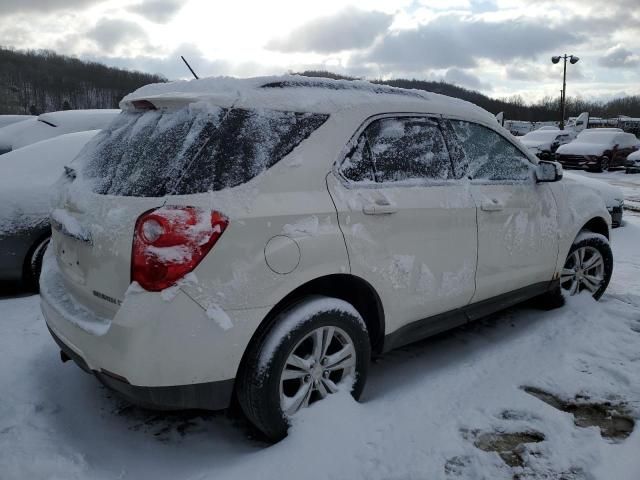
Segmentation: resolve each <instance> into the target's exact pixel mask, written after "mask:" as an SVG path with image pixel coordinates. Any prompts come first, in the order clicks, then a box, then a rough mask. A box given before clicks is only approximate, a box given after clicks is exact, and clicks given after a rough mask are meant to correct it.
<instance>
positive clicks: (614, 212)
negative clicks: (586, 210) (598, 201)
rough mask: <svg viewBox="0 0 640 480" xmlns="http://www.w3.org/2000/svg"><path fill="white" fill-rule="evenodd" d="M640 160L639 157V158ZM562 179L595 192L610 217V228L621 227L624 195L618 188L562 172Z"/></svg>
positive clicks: (593, 179) (575, 174)
mask: <svg viewBox="0 0 640 480" xmlns="http://www.w3.org/2000/svg"><path fill="white" fill-rule="evenodd" d="M639 159H640V157H639ZM564 179H565V180H569V181H572V182H578V183H581V184H583V185H585V186H587V187H589V188H592V189H593V190H595V191H596V192H597V193H598V195H599V196H600V197H601V198H602V200H603V201H604V204H605V205H606V207H607V211H608V212H609V215H611V226H612V227H614V228H615V227H619V226H620V225H622V214H623V212H624V193H623V191H622V189H621V188H620V187H616V186H615V185H611V184H609V183H607V182H603V181H602V180H597V179H595V178H589V177H586V176H584V175H579V174H577V173H573V172H568V171H565V172H564Z"/></svg>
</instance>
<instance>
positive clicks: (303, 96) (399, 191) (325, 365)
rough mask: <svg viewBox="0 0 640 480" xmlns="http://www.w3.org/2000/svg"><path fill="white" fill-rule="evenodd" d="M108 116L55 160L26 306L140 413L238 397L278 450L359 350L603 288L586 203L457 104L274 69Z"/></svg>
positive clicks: (608, 265)
mask: <svg viewBox="0 0 640 480" xmlns="http://www.w3.org/2000/svg"><path fill="white" fill-rule="evenodd" d="M120 106H121V108H122V109H123V113H122V114H121V115H120V117H119V118H118V119H117V120H116V121H115V122H114V123H112V124H111V125H110V126H109V127H108V128H106V129H105V130H104V131H102V132H101V133H99V134H98V135H97V136H96V137H95V138H94V139H93V140H92V141H91V142H90V143H89V144H88V145H87V146H86V147H85V149H84V150H83V151H82V152H81V153H80V154H79V156H78V157H77V158H76V160H75V161H74V163H73V164H72V165H70V166H69V168H67V169H66V171H67V175H68V179H67V181H66V183H65V184H64V185H63V188H62V189H61V192H60V194H59V199H58V201H57V206H56V208H55V210H54V211H53V213H52V222H51V223H52V226H53V229H54V231H53V239H52V245H51V247H50V248H49V250H48V252H47V255H46V257H45V262H44V263H45V264H44V268H43V274H42V277H41V292H42V297H41V298H42V310H43V313H44V316H45V318H46V322H47V325H48V326H49V329H50V330H51V333H52V335H53V337H54V338H55V340H56V342H57V343H58V344H59V345H60V348H61V350H62V352H63V354H62V356H63V358H64V359H68V358H72V359H73V360H75V361H76V362H77V363H78V364H79V365H80V366H81V367H82V368H84V369H85V370H86V371H88V372H91V373H93V374H95V375H96V376H97V377H98V378H99V379H100V380H101V381H102V382H103V383H104V384H106V385H107V386H109V387H111V388H113V389H115V390H117V391H119V392H120V393H122V394H123V395H124V396H125V397H128V398H130V399H131V400H132V401H134V402H136V403H139V404H142V405H146V406H150V407H155V408H165V409H166V408H174V409H175V408H204V409H220V408H225V407H227V406H228V405H229V404H230V402H231V400H232V398H233V396H234V395H235V396H236V398H237V399H238V401H239V404H240V406H241V407H242V410H243V411H244V412H245V414H246V415H247V417H248V418H249V419H250V420H251V422H253V423H254V424H255V425H256V426H257V427H258V428H259V429H261V430H262V431H263V432H264V433H265V434H266V435H268V436H269V437H271V438H273V439H278V438H281V437H282V436H284V435H285V434H286V430H287V425H288V421H289V419H290V418H291V416H292V415H295V414H296V412H298V411H299V409H301V408H302V407H306V406H307V405H309V404H310V403H313V402H315V401H317V400H319V399H321V398H324V397H325V396H326V395H328V394H329V393H332V392H334V391H336V390H337V389H339V388H341V387H342V388H351V391H352V393H353V395H354V396H355V397H356V398H357V397H358V396H359V395H360V393H361V392H362V390H363V387H364V385H365V381H366V378H367V369H368V365H369V359H370V356H371V355H372V353H373V354H379V353H382V352H385V351H388V350H390V349H392V348H395V347H398V346H400V345H404V344H407V343H409V342H413V341H415V340H418V339H421V338H424V337H426V336H429V335H432V334H435V333H437V332H440V331H442V330H445V329H448V328H451V327H453V326H456V325H460V324H463V323H466V322H468V321H472V320H474V319H477V318H479V317H481V316H484V315H486V314H488V313H490V312H493V311H496V310H499V309H502V308H505V307H506V306H509V305H512V304H515V303H517V302H520V301H523V300H525V299H527V298H531V297H534V296H538V295H541V294H546V295H547V296H548V298H549V299H553V300H558V299H560V298H561V297H559V296H560V295H561V288H564V289H565V290H566V291H567V292H568V293H569V294H573V293H576V292H578V291H581V290H587V291H590V292H591V293H592V294H593V295H594V297H596V298H597V297H599V296H600V295H602V293H603V291H604V290H605V288H606V287H607V284H608V282H609V278H610V276H611V272H612V267H613V260H612V255H611V250H610V248H609V244H608V240H607V239H608V236H609V228H610V217H609V214H608V213H607V210H606V208H605V206H604V204H603V202H602V200H601V199H600V197H599V196H598V195H597V194H596V193H595V192H594V191H593V190H589V189H584V188H582V187H581V186H578V185H577V184H574V183H571V182H557V180H559V179H560V178H561V177H562V167H561V166H560V165H558V164H556V163H553V162H543V161H539V160H538V159H537V158H536V157H535V156H533V155H532V154H531V153H529V152H527V151H526V149H524V148H523V147H522V146H521V144H520V143H519V142H517V141H515V140H514V139H513V137H511V135H510V134H509V133H508V132H507V131H506V130H504V129H503V128H502V127H500V126H499V125H498V124H497V123H496V121H495V119H494V117H493V115H491V114H489V113H488V112H486V111H484V110H483V109H481V108H479V107H476V106H474V105H472V104H470V103H467V102H464V101H460V100H455V99H452V98H448V97H444V96H440V95H436V94H430V93H426V92H420V91H415V90H402V89H395V88H389V87H383V86H378V85H373V84H369V83H366V82H349V81H330V80H317V79H307V78H305V77H299V76H288V77H269V78H253V79H245V80H234V79H228V78H223V79H202V80H194V81H189V82H177V83H168V84H163V85H150V86H147V87H143V88H141V89H139V90H138V91H136V92H134V93H133V94H130V95H128V96H127V97H125V98H124V99H123V101H122V102H121V105H120ZM568 203H571V205H566V204H568Z"/></svg>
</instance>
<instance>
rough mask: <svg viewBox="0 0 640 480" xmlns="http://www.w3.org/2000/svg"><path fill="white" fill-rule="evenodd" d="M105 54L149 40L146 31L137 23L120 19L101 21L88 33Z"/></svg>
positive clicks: (88, 36)
mask: <svg viewBox="0 0 640 480" xmlns="http://www.w3.org/2000/svg"><path fill="white" fill-rule="evenodd" d="M86 37H87V38H89V39H91V40H93V41H94V42H95V43H96V44H97V45H98V46H99V47H100V48H102V49H103V50H104V51H105V52H113V51H114V50H115V49H116V48H117V47H118V46H119V45H122V44H124V43H128V42H139V41H141V40H146V39H147V34H146V33H145V31H144V30H143V29H142V27H140V26H139V25H138V24H137V23H135V22H130V21H128V20H120V19H115V18H114V19H103V20H99V21H98V23H96V25H95V26H94V27H93V28H92V29H90V30H89V31H88V32H87V33H86Z"/></svg>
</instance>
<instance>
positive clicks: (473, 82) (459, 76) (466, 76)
mask: <svg viewBox="0 0 640 480" xmlns="http://www.w3.org/2000/svg"><path fill="white" fill-rule="evenodd" d="M443 80H444V81H445V82H447V83H453V84H454V85H459V86H461V87H466V88H470V89H473V90H491V85H490V84H488V83H484V82H482V81H481V80H480V79H479V78H478V77H476V76H475V75H474V74H472V73H470V72H467V71H465V70H460V69H459V68H455V67H454V68H450V69H449V70H447V72H446V73H445V74H444V78H443Z"/></svg>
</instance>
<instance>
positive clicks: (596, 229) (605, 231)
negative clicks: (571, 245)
mask: <svg viewBox="0 0 640 480" xmlns="http://www.w3.org/2000/svg"><path fill="white" fill-rule="evenodd" d="M582 230H589V231H590V232H593V233H599V234H600V235H604V236H605V237H607V240H609V238H610V232H609V224H608V223H607V221H606V220H605V219H604V218H602V217H593V218H592V219H591V220H589V221H588V222H587V223H585V224H584V225H583V226H582V228H580V230H579V231H578V233H577V234H576V236H575V237H574V241H575V238H577V236H578V235H579V234H580V232H581V231H582Z"/></svg>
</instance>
